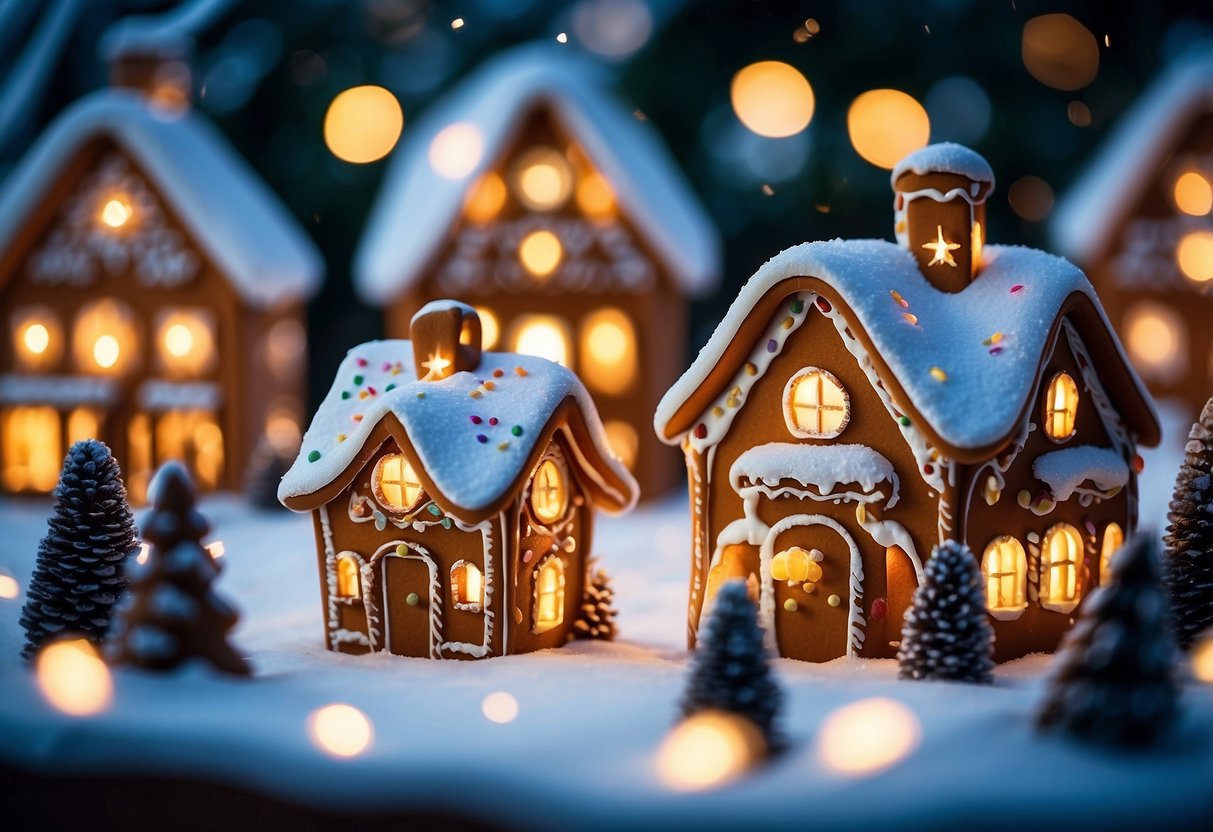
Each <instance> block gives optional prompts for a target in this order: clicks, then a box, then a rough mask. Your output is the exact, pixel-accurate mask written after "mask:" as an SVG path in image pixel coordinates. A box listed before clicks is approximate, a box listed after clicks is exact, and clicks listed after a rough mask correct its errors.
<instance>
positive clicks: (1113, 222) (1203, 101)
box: [1049, 46, 1213, 266]
mask: <svg viewBox="0 0 1213 832" xmlns="http://www.w3.org/2000/svg"><path fill="white" fill-rule="evenodd" d="M1211 109H1213V49H1210V48H1208V47H1207V46H1206V47H1204V48H1203V49H1198V50H1195V51H1194V52H1192V53H1190V54H1189V55H1187V56H1186V57H1182V58H1179V59H1177V60H1176V61H1175V62H1174V63H1173V64H1172V65H1171V66H1170V67H1169V68H1168V69H1167V70H1165V71H1164V72H1163V73H1162V75H1161V76H1160V77H1159V78H1158V79H1157V80H1156V81H1155V82H1154V83H1153V84H1151V85H1150V86H1149V87H1148V88H1147V89H1146V91H1145V92H1143V93H1142V94H1141V95H1140V96H1139V98H1138V100H1137V102H1136V103H1135V104H1134V105H1133V106H1132V107H1131V108H1130V109H1129V110H1128V111H1127V112H1126V113H1125V114H1124V115H1123V116H1122V117H1121V118H1120V120H1119V122H1118V123H1117V125H1116V127H1115V129H1114V131H1113V132H1112V134H1111V136H1110V137H1109V138H1108V139H1107V141H1106V142H1105V144H1104V146H1103V148H1102V150H1100V151H1099V153H1098V154H1097V155H1096V156H1095V157H1094V158H1093V160H1092V161H1091V163H1090V164H1089V165H1088V166H1087V168H1086V169H1085V170H1084V172H1083V173H1082V174H1081V175H1080V176H1079V178H1078V179H1077V180H1075V182H1074V184H1073V185H1071V187H1070V189H1069V190H1068V191H1067V193H1066V194H1065V196H1063V197H1062V198H1061V200H1059V201H1058V204H1057V208H1056V210H1055V211H1054V212H1053V216H1052V218H1051V219H1050V221H1049V234H1050V238H1051V242H1052V244H1053V246H1054V247H1055V248H1056V249H1057V250H1058V251H1059V252H1061V253H1062V254H1063V255H1065V256H1066V257H1068V258H1070V259H1071V260H1074V261H1076V262H1078V263H1082V264H1084V265H1088V266H1089V265H1091V264H1092V263H1094V262H1095V261H1096V260H1098V259H1099V258H1100V257H1101V256H1103V254H1104V253H1105V252H1106V251H1107V249H1108V246H1109V245H1110V244H1111V241H1112V238H1113V235H1114V234H1116V233H1118V232H1119V231H1120V230H1121V226H1122V224H1123V222H1124V220H1125V219H1126V217H1127V214H1128V212H1129V211H1130V210H1132V208H1133V206H1134V205H1135V204H1136V203H1137V201H1138V200H1139V199H1140V198H1141V195H1142V194H1143V193H1144V191H1145V190H1146V189H1147V188H1148V187H1149V186H1150V184H1151V183H1152V182H1153V181H1154V180H1155V179H1156V178H1157V177H1158V175H1159V173H1160V171H1159V166H1160V165H1161V164H1162V163H1163V161H1164V160H1165V159H1166V157H1167V155H1168V154H1169V153H1170V152H1171V151H1172V149H1173V148H1174V147H1175V144H1176V142H1177V141H1178V140H1179V138H1180V132H1181V131H1182V130H1183V129H1184V128H1186V127H1188V126H1189V125H1191V124H1192V122H1193V120H1194V119H1195V118H1196V117H1197V115H1198V113H1199V112H1201V111H1208V110H1211Z"/></svg>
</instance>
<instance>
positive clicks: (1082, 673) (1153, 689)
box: [1037, 533, 1178, 746]
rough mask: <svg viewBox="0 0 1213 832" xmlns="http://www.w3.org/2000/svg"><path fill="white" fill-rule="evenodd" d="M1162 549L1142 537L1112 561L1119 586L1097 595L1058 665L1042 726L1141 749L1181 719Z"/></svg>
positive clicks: (1068, 637)
mask: <svg viewBox="0 0 1213 832" xmlns="http://www.w3.org/2000/svg"><path fill="white" fill-rule="evenodd" d="M1159 548H1160V546H1159V543H1158V541H1157V540H1156V539H1155V538H1154V535H1152V534H1148V533H1140V534H1138V535H1137V536H1136V537H1134V538H1133V540H1131V541H1130V542H1129V543H1128V544H1127V545H1126V546H1124V547H1123V548H1121V550H1120V551H1119V552H1117V553H1116V554H1115V555H1113V557H1112V581H1111V582H1109V583H1108V584H1106V585H1104V586H1102V587H1100V588H1098V589H1096V590H1095V591H1094V592H1092V593H1091V594H1090V595H1089V596H1088V597H1087V599H1086V601H1085V602H1084V603H1083V605H1082V608H1081V609H1080V611H1079V618H1078V622H1077V623H1076V624H1075V625H1074V627H1073V629H1071V630H1070V632H1069V633H1067V634H1066V637H1065V639H1064V640H1063V641H1062V646H1061V650H1060V652H1059V653H1058V655H1057V658H1056V659H1055V660H1054V664H1053V671H1052V674H1051V679H1050V683H1049V687H1048V690H1047V691H1046V694H1045V699H1044V703H1043V705H1042V707H1041V709H1040V711H1039V713H1038V714H1037V724H1038V725H1039V726H1040V727H1041V728H1057V729H1061V730H1063V731H1066V732H1067V733H1070V734H1074V735H1077V736H1080V737H1084V738H1087V739H1091V740H1094V741H1097V742H1101V743H1105V744H1110V745H1122V746H1140V745H1146V744H1148V743H1150V742H1152V741H1153V740H1154V739H1155V738H1156V737H1157V736H1158V735H1159V734H1160V733H1161V732H1162V730H1163V729H1164V728H1165V727H1166V726H1167V724H1168V723H1169V722H1170V720H1171V719H1172V718H1173V717H1174V715H1175V713H1176V709H1177V699H1178V688H1177V686H1176V681H1175V676H1174V654H1175V641H1174V637H1173V635H1172V632H1171V628H1170V624H1169V622H1168V616H1167V598H1166V593H1165V592H1164V590H1163V586H1162V565H1161V559H1160V556H1159Z"/></svg>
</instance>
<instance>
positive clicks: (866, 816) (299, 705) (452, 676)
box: [0, 413, 1213, 830]
mask: <svg viewBox="0 0 1213 832" xmlns="http://www.w3.org/2000/svg"><path fill="white" fill-rule="evenodd" d="M1165 415H1166V419H1165V420H1166V421H1167V423H1168V428H1169V433H1170V436H1169V441H1168V443H1167V447H1166V448H1164V449H1162V450H1160V451H1154V452H1149V453H1148V454H1147V467H1146V473H1145V475H1144V479H1143V488H1142V491H1143V506H1142V516H1143V518H1145V523H1146V524H1147V525H1154V526H1156V527H1157V526H1161V524H1162V522H1163V519H1162V516H1161V514H1160V512H1161V511H1162V510H1163V508H1164V507H1165V504H1166V502H1167V499H1168V498H1169V496H1170V490H1171V487H1170V481H1171V479H1172V478H1173V476H1174V470H1175V467H1176V465H1177V461H1178V453H1179V450H1178V449H1179V448H1181V447H1182V433H1179V432H1177V431H1176V430H1175V426H1176V425H1177V424H1180V423H1182V419H1179V418H1178V417H1176V416H1175V415H1174V414H1173V413H1166V414H1165ZM1185 431H1186V428H1185ZM49 506H50V503H49V501H46V500H34V501H15V500H0V529H3V540H2V541H0V569H5V570H7V571H8V572H10V573H12V575H13V576H15V577H16V579H17V580H18V582H19V583H20V585H21V587H22V588H24V587H25V586H26V584H27V583H28V580H29V576H30V573H31V571H32V568H33V561H34V553H35V550H36V547H37V542H38V539H39V538H40V537H41V535H42V534H43V532H44V530H45V521H46V516H47V514H48V512H49ZM203 511H204V512H205V513H206V514H207V515H208V516H209V517H210V519H211V521H212V523H213V525H214V527H215V530H216V531H215V533H214V535H213V539H222V540H223V541H224V544H225V547H226V551H227V554H226V556H225V564H226V565H225V570H224V573H223V575H222V577H221V579H220V589H221V591H222V592H224V593H225V594H226V595H227V596H228V597H229V598H231V599H232V600H234V601H235V602H236V603H237V604H238V605H239V606H240V608H241V610H242V611H243V618H242V620H241V624H240V625H239V627H238V628H237V630H236V631H235V633H234V640H235V641H236V642H237V643H238V645H239V646H240V647H241V648H243V650H244V651H245V652H246V654H247V655H249V656H250V657H251V661H252V663H253V665H254V666H255V668H256V677H255V678H254V679H253V680H251V681H250V680H232V679H225V678H219V677H217V676H214V675H211V674H209V673H207V672H204V671H201V670H190V671H187V672H185V673H183V674H180V675H176V676H153V675H145V674H141V673H138V672H134V671H129V670H121V671H118V672H117V673H116V674H115V698H114V703H113V704H112V706H111V707H110V708H109V710H108V711H106V712H105V713H103V714H101V715H99V716H96V717H88V718H70V717H66V716H63V715H61V714H59V713H58V712H56V711H54V710H52V709H51V708H50V706H48V705H47V704H46V703H45V702H44V701H43V700H42V698H41V697H40V695H39V694H38V692H37V690H36V689H35V687H34V684H33V681H32V677H31V675H30V674H29V673H28V672H27V671H26V670H25V668H24V667H23V665H22V664H21V662H20V660H19V659H18V653H19V650H20V645H21V640H22V632H21V629H20V626H19V625H18V621H17V620H18V616H19V613H20V604H21V600H20V599H17V600H0V692H2V695H0V763H4V764H10V765H18V766H21V767H25V768H29V769H33V770H45V771H54V772H59V773H94V772H95V773H100V772H105V773H109V774H120V773H135V774H138V773H157V774H161V775H183V776H187V777H197V778H202V779H209V780H214V781H218V782H225V783H233V784H238V785H242V786H244V787H246V788H249V789H251V790H253V791H259V792H263V793H267V794H271V795H275V796H279V797H283V798H286V799H289V800H292V801H296V802H299V803H303V804H305V805H320V806H327V807H332V808H337V809H347V810H352V809H354V808H365V809H367V810H382V811H401V812H405V813H407V811H408V810H409V809H410V808H427V809H431V810H448V811H454V812H458V813H462V814H465V815H469V816H472V817H478V818H485V819H491V820H493V821H495V822H499V823H505V824H509V825H513V826H517V827H526V828H528V829H533V830H542V829H563V828H573V827H576V828H579V829H596V828H603V829H606V828H621V827H626V828H637V827H656V826H664V827H690V826H695V827H699V828H724V827H738V825H741V828H745V826H746V825H753V824H754V823H755V822H758V821H760V822H761V823H762V824H763V825H766V826H774V825H775V824H777V823H786V824H795V825H797V826H813V827H815V828H843V827H847V828H853V827H855V826H858V825H859V824H863V825H864V826H868V825H869V824H883V823H888V824H894V825H896V827H897V828H903V829H904V828H923V829H925V828H940V827H942V826H948V827H954V828H966V827H975V826H977V825H980V826H981V827H983V828H985V829H991V830H993V829H1017V830H1021V829H1022V827H1023V825H1024V822H1025V820H1026V819H1030V820H1029V821H1028V822H1030V823H1031V824H1032V825H1034V826H1037V827H1044V828H1053V827H1068V828H1070V829H1074V828H1094V827H1099V828H1102V829H1129V828H1147V827H1148V828H1167V829H1175V828H1208V826H1209V824H1210V823H1211V819H1213V793H1211V791H1210V785H1211V784H1213V687H1210V686H1199V685H1196V684H1194V683H1192V682H1188V683H1186V684H1185V689H1184V704H1185V710H1184V716H1183V719H1182V722H1181V723H1180V724H1179V725H1178V726H1177V727H1176V729H1175V730H1174V731H1173V732H1172V734H1170V735H1169V737H1168V739H1167V741H1166V742H1165V743H1164V744H1163V745H1162V746H1161V747H1159V748H1157V749H1155V750H1152V751H1148V752H1137V753H1132V754H1129V753H1112V752H1107V751H1103V750H1100V749H1096V748H1091V747H1087V746H1082V745H1078V744H1075V743H1072V742H1070V741H1067V740H1064V739H1060V738H1057V737H1052V736H1044V737H1042V736H1040V735H1037V734H1036V733H1035V732H1034V731H1033V730H1032V728H1031V715H1032V712H1033V708H1034V706H1035V704H1036V702H1037V701H1038V699H1039V697H1040V692H1041V687H1042V684H1043V681H1042V673H1043V671H1044V670H1045V668H1046V667H1047V666H1048V661H1049V660H1048V658H1047V657H1042V656H1034V657H1028V658H1026V659H1022V660H1019V661H1016V662H1012V663H1010V664H1007V665H1004V666H1002V667H1000V668H999V669H998V671H997V673H996V679H997V681H996V684H995V685H994V686H993V687H990V688H981V687H972V686H958V685H945V684H936V683H908V682H900V681H898V680H897V679H896V668H895V665H894V663H893V662H891V661H870V660H859V659H856V660H845V659H844V660H838V661H835V662H831V663H829V664H825V665H812V664H806V663H801V662H794V661H791V660H778V661H777V662H776V672H777V673H778V676H779V679H780V681H781V683H782V685H783V687H784V689H785V691H786V694H787V700H788V701H787V704H786V708H785V710H784V712H783V716H782V727H783V729H784V732H785V734H786V735H787V737H788V738H789V740H790V750H789V751H788V753H786V754H784V755H783V756H782V757H780V758H779V759H777V760H775V761H774V762H773V763H771V764H770V765H769V766H768V767H766V768H765V769H762V770H759V771H758V772H756V773H754V774H752V775H751V776H749V777H747V778H745V779H743V780H741V781H738V782H736V783H734V784H733V785H730V786H726V787H723V788H720V789H716V790H713V791H708V792H701V793H695V794H687V793H682V792H677V791H674V790H671V789H670V788H668V787H666V786H664V785H662V783H661V780H660V778H659V777H658V776H657V770H656V766H655V751H656V749H657V746H658V744H659V743H660V741H661V739H662V738H663V737H664V735H665V734H666V732H667V731H668V730H669V728H670V726H671V724H672V721H673V718H674V714H675V703H676V701H677V699H678V697H679V694H680V692H681V688H682V683H683V678H684V674H685V671H686V653H685V645H684V631H685V625H684V614H685V604H686V580H687V568H688V557H687V543H686V541H687V533H688V527H689V521H688V517H687V512H686V507H685V503H684V500H683V499H682V498H680V497H671V498H670V499H669V500H667V501H666V502H664V503H662V504H660V505H658V506H655V507H644V508H641V509H639V510H638V511H637V512H635V513H634V514H633V515H631V516H630V517H625V518H620V519H604V520H602V521H601V522H600V523H599V525H598V529H597V541H596V546H595V549H596V550H597V551H598V552H600V553H601V554H602V559H603V563H604V565H605V566H606V567H607V568H608V570H609V571H610V572H611V574H612V575H613V576H614V579H615V585H616V599H617V606H618V608H619V610H620V625H621V641H620V642H617V643H615V644H602V643H588V644H587V643H581V642H575V643H573V644H571V645H569V646H567V647H565V648H562V649H560V650H555V651H547V652H543V653H537V654H531V655H526V656H514V657H506V658H501V659H492V660H488V661H483V662H457V661H451V662H439V661H431V660H427V659H403V658H399V657H395V656H383V655H376V656H343V655H338V654H334V653H330V652H328V651H326V650H325V649H324V647H323V645H322V638H321V636H322V628H321V610H320V604H319V598H318V592H317V590H318V581H319V578H318V576H317V574H316V560H315V554H314V549H313V542H312V527H311V523H310V520H309V519H308V518H307V517H303V516H296V515H291V514H287V513H285V512H283V513H269V514H263V513H257V512H254V511H253V510H251V509H248V508H246V507H245V506H244V505H242V504H241V503H240V502H238V501H237V500H236V499H234V498H231V497H219V498H214V499H210V500H207V501H206V502H205V503H204V505H203ZM497 690H504V691H508V692H510V693H511V694H513V695H514V696H515V697H516V698H517V700H518V703H519V713H518V716H517V718H516V719H515V720H514V721H512V722H510V723H508V724H496V723H493V722H490V721H488V720H487V719H485V718H484V716H483V715H482V713H481V702H482V700H483V699H484V697H485V696H486V695H487V694H488V693H490V692H493V691H497ZM867 696H888V697H892V698H894V699H897V700H899V701H900V702H902V703H904V704H905V705H906V706H908V707H909V708H910V709H911V710H912V711H913V712H914V714H915V715H916V716H917V717H918V719H919V720H920V722H921V725H922V739H921V742H920V744H919V746H918V747H917V749H916V750H915V751H914V752H913V753H912V754H911V755H910V756H909V757H908V758H907V759H905V760H904V761H902V762H901V763H899V764H897V765H895V766H893V767H892V768H890V769H888V770H886V771H884V772H883V773H880V774H876V775H873V776H867V777H853V776H846V775H842V774H839V773H836V772H834V771H832V770H830V769H829V768H827V767H826V766H825V765H824V764H823V762H822V761H821V760H820V759H819V757H818V755H817V749H816V745H815V740H816V737H817V734H818V727H819V725H820V723H821V721H822V719H823V718H824V717H825V716H826V715H827V714H828V713H829V712H830V711H832V710H834V709H835V708H837V707H839V706H841V705H845V704H847V703H850V702H853V701H855V700H857V699H860V698H863V697H867ZM332 702H349V703H351V704H353V705H355V706H357V707H358V708H360V709H361V710H362V711H363V712H365V713H366V714H367V715H368V716H369V718H370V719H371V721H372V722H373V724H374V730H375V737H374V743H373V745H372V747H371V748H370V749H369V750H368V751H367V752H366V753H365V754H363V755H362V756H360V757H357V758H353V759H348V760H338V759H334V758H331V757H328V756H326V755H324V754H323V753H321V752H320V751H319V750H317V749H316V748H315V747H314V746H313V745H312V744H311V742H310V740H309V739H308V735H307V732H306V730H305V724H306V720H307V716H308V714H309V713H310V712H311V711H312V710H313V709H314V708H317V707H319V706H322V705H325V704H329V703H332Z"/></svg>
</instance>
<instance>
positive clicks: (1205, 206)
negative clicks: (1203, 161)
mask: <svg viewBox="0 0 1213 832" xmlns="http://www.w3.org/2000/svg"><path fill="white" fill-rule="evenodd" d="M1175 207H1176V208H1178V209H1179V210H1181V211H1183V212H1184V213H1185V214H1191V215H1192V216H1194V217H1203V216H1204V215H1205V214H1207V213H1209V211H1211V210H1213V185H1210V184H1209V180H1208V179H1205V178H1204V177H1203V176H1201V175H1200V174H1199V173H1197V172H1196V171H1193V170H1190V171H1188V172H1187V173H1184V174H1182V175H1181V176H1180V177H1179V178H1178V179H1176V180H1175Z"/></svg>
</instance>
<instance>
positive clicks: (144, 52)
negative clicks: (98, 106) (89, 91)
mask: <svg viewBox="0 0 1213 832" xmlns="http://www.w3.org/2000/svg"><path fill="white" fill-rule="evenodd" d="M142 20H143V18H131V19H129V20H124V21H119V23H118V24H117V25H115V26H114V27H112V28H111V29H110V30H109V31H107V32H106V33H105V36H104V37H103V38H102V42H101V56H102V58H103V59H104V60H105V61H106V63H107V64H108V65H109V80H110V86H111V87H120V88H122V89H130V90H134V91H136V92H139V93H142V94H143V95H144V96H146V97H147V98H148V99H149V100H150V101H152V103H154V104H156V105H158V106H161V107H163V108H166V109H184V108H186V107H188V106H189V105H190V102H191V101H192V99H193V79H192V76H191V72H190V62H191V59H192V57H193V39H192V38H190V37H188V36H184V35H173V36H166V35H165V34H164V33H160V32H156V31H155V30H154V29H151V28H150V27H146V26H143V25H139V24H140V22H141V21H142ZM145 30H146V31H145Z"/></svg>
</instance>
